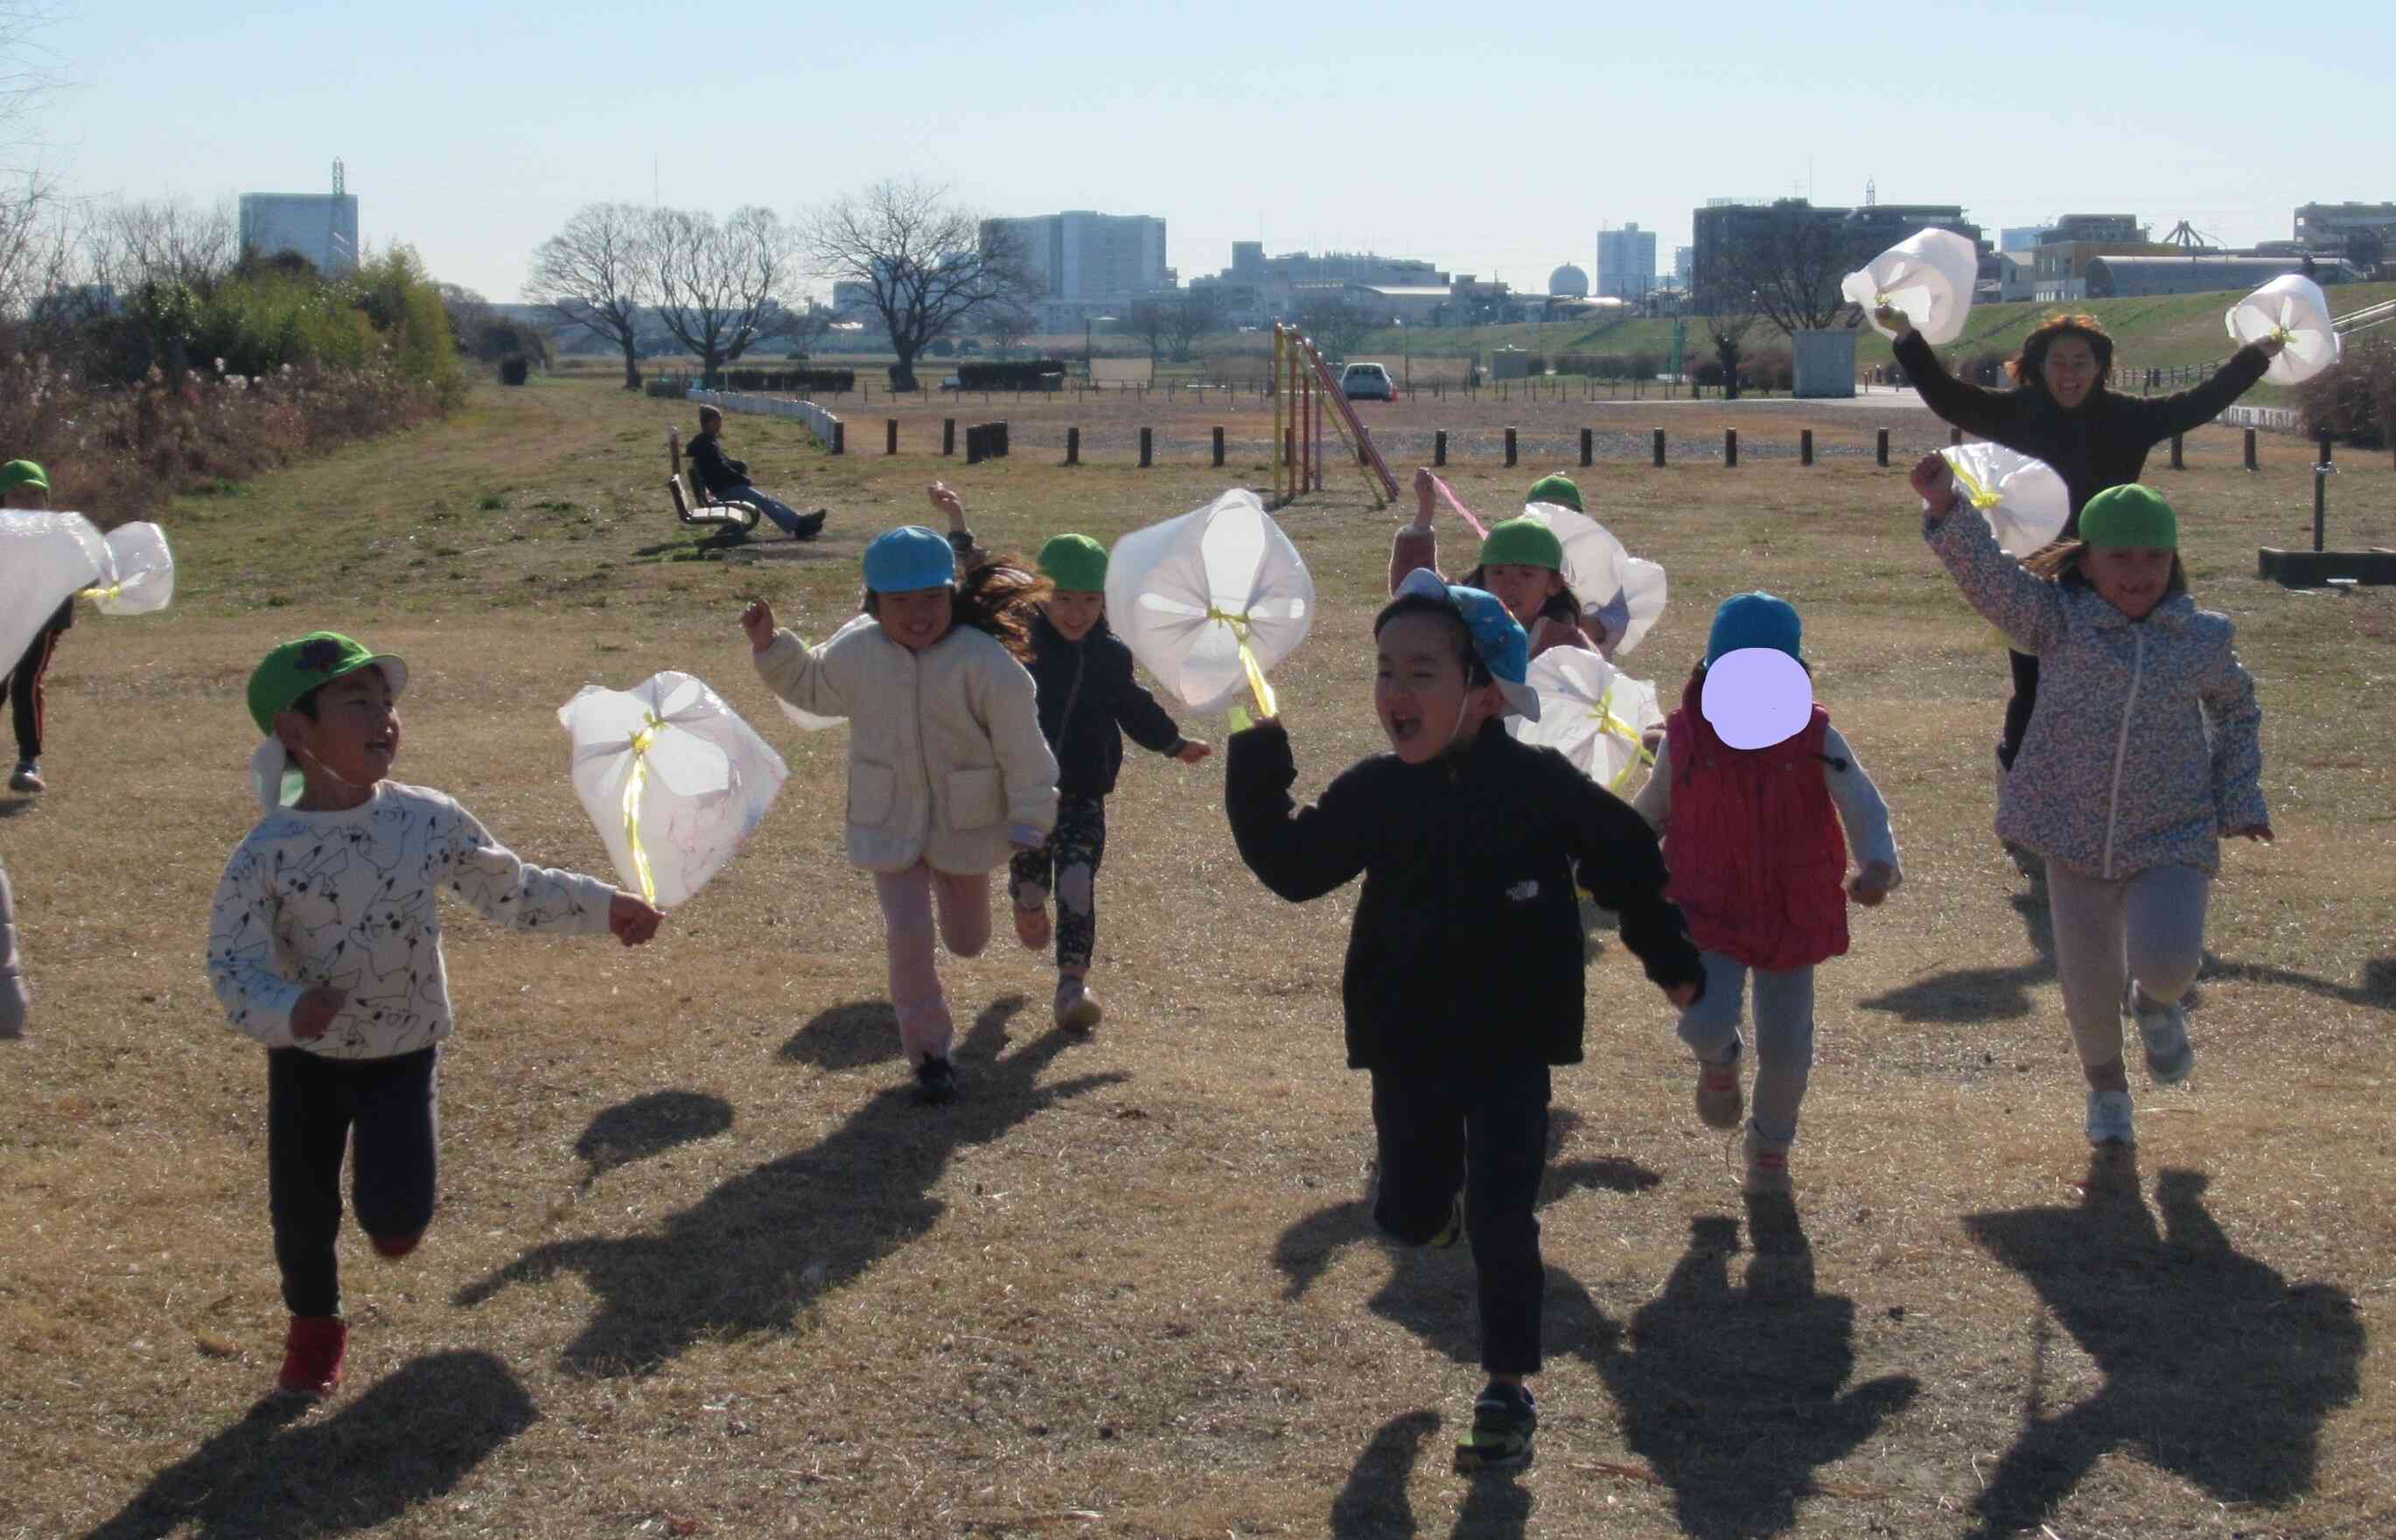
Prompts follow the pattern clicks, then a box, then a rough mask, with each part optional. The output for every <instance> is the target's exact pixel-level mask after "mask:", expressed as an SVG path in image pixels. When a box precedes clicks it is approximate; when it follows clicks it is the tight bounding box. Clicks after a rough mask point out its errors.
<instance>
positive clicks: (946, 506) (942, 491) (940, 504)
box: [925, 482, 965, 529]
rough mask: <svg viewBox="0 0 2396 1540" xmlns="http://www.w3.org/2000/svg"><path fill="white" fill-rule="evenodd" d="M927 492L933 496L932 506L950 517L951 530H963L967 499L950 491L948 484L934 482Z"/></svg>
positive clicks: (927, 488)
mask: <svg viewBox="0 0 2396 1540" xmlns="http://www.w3.org/2000/svg"><path fill="white" fill-rule="evenodd" d="M925 490H926V491H928V492H929V493H931V495H932V506H933V507H934V508H936V509H938V510H939V511H941V512H943V513H946V514H947V515H948V516H949V527H950V528H951V529H963V528H964V527H965V499H963V498H959V497H958V496H957V495H956V494H955V493H954V492H952V491H950V490H949V485H948V483H946V482H934V483H933V484H932V485H930V486H929V487H926V488H925Z"/></svg>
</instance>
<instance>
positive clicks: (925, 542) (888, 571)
mask: <svg viewBox="0 0 2396 1540" xmlns="http://www.w3.org/2000/svg"><path fill="white" fill-rule="evenodd" d="M956 578H957V553H956V550H955V548H954V547H952V546H951V545H950V544H949V540H948V537H947V536H945V535H938V534H935V533H934V532H933V531H931V530H928V529H926V528H925V527H924V526H923V525H922V524H900V525H899V527H898V528H896V529H892V530H885V532H883V533H882V534H879V535H876V536H875V537H873V538H872V541H871V542H870V543H869V544H868V545H867V546H866V548H865V586H866V587H867V588H869V589H872V591H874V592H876V593H907V592H910V591H913V590H916V589H934V588H945V587H947V586H948V585H949V584H951V583H953V582H955V581H956Z"/></svg>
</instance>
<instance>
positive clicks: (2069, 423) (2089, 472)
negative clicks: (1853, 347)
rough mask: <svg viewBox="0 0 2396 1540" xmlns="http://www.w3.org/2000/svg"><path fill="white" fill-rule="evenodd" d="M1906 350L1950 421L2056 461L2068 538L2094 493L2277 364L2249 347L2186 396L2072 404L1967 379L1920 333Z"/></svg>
mask: <svg viewBox="0 0 2396 1540" xmlns="http://www.w3.org/2000/svg"><path fill="white" fill-rule="evenodd" d="M1896 352H1897V362H1898V363H1899V364H1902V365H1905V374H1906V378H1909V379H1910V380H1912V381H1913V388H1914V389H1915V390H1917V391H1919V392H1922V403H1923V405H1925V406H1927V407H1929V408H1930V409H1931V410H1932V411H1933V412H1936V413H1937V414H1938V416H1939V418H1941V419H1942V420H1943V421H1946V422H1948V423H1950V424H1951V425H1952V426H1954V427H1957V428H1961V429H1962V430H1963V431H1965V432H1967V433H1974V434H1977V435H1978V436H1979V437H1981V438H1984V439H1987V440H1988V441H1989V442H1990V443H1991V444H2002V445H2004V446H2005V447H2006V448H2008V449H2011V450H2014V451H2016V452H2017V453H2018V454H2024V455H2028V456H2030V458H2033V459H2042V460H2044V461H2045V462H2046V463H2047V464H2049V465H2051V466H2053V467H2054V468H2055V471H2056V473H2057V475H2059V476H2061V477H2062V478H2063V485H2065V486H2066V487H2067V488H2069V489H2070V493H2071V516H2070V518H2069V519H2068V520H2066V521H2065V522H2064V525H2063V534H2062V537H2061V538H2064V539H2067V540H2068V539H2072V538H2076V537H2077V536H2078V535H2079V533H2080V510H2081V508H2082V507H2083V505H2084V504H2085V503H2086V502H2087V501H2088V499H2089V498H2093V497H2095V496H2096V495H2097V493H2099V492H2102V491H2104V490H2105V489H2106V488H2107V487H2109V486H2126V485H2129V484H2130V483H2132V482H2134V481H2136V480H2137V479H2138V477H2139V475H2140V473H2141V472H2143V471H2145V470H2146V468H2147V451H2149V450H2150V449H2152V448H2153V447H2154V446H2155V445H2158V444H2161V443H2162V442H2163V440H2165V439H2167V438H2169V437H2171V436H2172V435H2173V434H2174V433H2185V432H2188V431H2190V430H2192V429H2196V428H2201V427H2203V425H2204V424H2206V423H2208V422H2211V421H2212V420H2213V419H2214V418H2217V417H2219V416H2220V415H2221V414H2222V412H2223V411H2224V410H2226V409H2227V408H2228V407H2229V405H2230V403H2232V402H2234V401H2236V400H2237V399H2238V398H2239V397H2240V396H2242V395H2244V394H2245V393H2246V392H2247V391H2248V390H2250V389H2252V388H2253V386H2254V384H2255V382H2256V380H2258V379H2261V378H2263V371H2265V370H2266V369H2269V368H2270V366H2271V361H2270V359H2268V358H2266V357H2264V356H2263V350H2261V349H2260V348H2256V347H2244V348H2241V349H2239V350H2238V351H2237V352H2235V353H2233V354H2231V355H2230V361H2229V362H2228V363H2226V364H2224V365H2221V367H2220V368H2218V369H2216V370H2215V371H2214V374H2213V378H2211V379H2208V380H2206V381H2205V382H2204V383H2203V384H2202V385H2191V386H2190V387H2189V388H2188V389H2187V390H2185V391H2181V392H2178V393H2177V394H2176V395H2167V396H2125V395H2116V394H2114V393H2113V392H2111V391H2109V390H2107V389H2106V388H2105V387H2104V386H2103V385H2102V384H2099V385H2097V387H2096V388H2095V389H2093V390H2091V391H2090V392H2088V394H2087V396H2086V397H2085V398H2084V399H2083V400H2082V402H2081V403H2080V405H2079V406H2078V407H2077V408H2075V409H2073V410H2071V411H2068V412H2067V411H2065V410H2064V409H2063V408H2062V407H2060V406H2058V405H2056V404H2055V398H2054V397H2052V396H2050V395H2048V394H2047V393H2046V392H2044V391H2043V390H2033V389H2030V388H2023V389H2020V390H2013V391H1991V390H1988V389H1986V388H1984V387H1982V386H1978V385H1966V384H1964V383H1963V381H1962V380H1960V379H1957V378H1955V377H1954V376H1952V375H1950V374H1949V373H1948V372H1947V370H1946V369H1945V367H1944V366H1942V365H1940V364H1939V362H1938V354H1937V352H1936V351H1934V350H1933V349H1932V348H1931V346H1930V344H1929V343H1927V342H1925V341H1923V339H1922V334H1921V333H1920V332H1908V333H1906V334H1905V336H1904V337H1903V338H1901V339H1898V341H1897V347H1896Z"/></svg>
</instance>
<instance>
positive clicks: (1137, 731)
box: [1032, 613, 1183, 797]
mask: <svg viewBox="0 0 2396 1540" xmlns="http://www.w3.org/2000/svg"><path fill="white" fill-rule="evenodd" d="M1032 683H1033V684H1037V685H1039V686H1040V731H1041V732H1042V734H1044V735H1045V737H1047V739H1048V747H1049V748H1050V749H1051V750H1054V751H1055V753H1056V755H1057V790H1059V791H1061V792H1064V793H1065V794H1066V795H1068V796H1075V797H1103V796H1105V795H1106V794H1107V793H1109V792H1110V791H1112V790H1114V789H1115V774H1116V772H1117V771H1119V770H1121V769H1122V768H1123V736H1124V734H1125V733H1129V734H1130V735H1131V737H1132V741H1133V742H1135V743H1137V744H1138V745H1139V746H1140V747H1141V748H1143V749H1152V750H1156V752H1158V753H1160V754H1170V753H1173V752H1174V751H1176V750H1178V749H1179V748H1180V747H1181V745H1182V742H1183V739H1182V737H1181V729H1180V728H1178V727H1177V726H1175V725H1174V724H1173V718H1172V717H1170V716H1168V715H1166V714H1165V708H1164V707H1162V706H1159V705H1158V704H1157V703H1156V697H1154V696H1152V695H1151V694H1149V693H1148V691H1147V690H1146V689H1145V688H1144V687H1142V686H1141V684H1140V683H1139V682H1138V680H1136V679H1134V678H1133V677H1132V673H1131V649H1130V648H1129V647H1127V646H1125V645H1124V644H1123V639H1122V638H1121V637H1118V636H1117V635H1115V633H1114V632H1112V631H1109V630H1108V629H1107V623H1106V620H1105V618H1104V617H1100V618H1099V620H1098V624H1097V625H1095V626H1092V627H1091V628H1090V629H1089V630H1088V631H1086V632H1085V633H1084V634H1083V637H1082V639H1081V640H1080V641H1079V642H1068V641H1066V640H1065V636H1064V633H1063V632H1062V631H1058V629H1057V628H1056V627H1055V626H1053V625H1051V624H1050V623H1049V620H1048V617H1047V616H1046V615H1045V613H1044V614H1042V615H1041V616H1040V617H1039V618H1038V619H1036V620H1034V621H1032Z"/></svg>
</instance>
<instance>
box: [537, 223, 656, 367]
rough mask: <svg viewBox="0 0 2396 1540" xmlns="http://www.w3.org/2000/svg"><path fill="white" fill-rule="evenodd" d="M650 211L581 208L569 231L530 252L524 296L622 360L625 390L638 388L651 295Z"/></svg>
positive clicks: (562, 232)
mask: <svg viewBox="0 0 2396 1540" xmlns="http://www.w3.org/2000/svg"><path fill="white" fill-rule="evenodd" d="M648 220H649V211H648V210H647V209H645V208H643V207H641V206H639V205H637V204H623V203H594V204H584V205H583V206H581V207H580V208H579V209H578V210H576V211H575V215H574V217H573V218H572V219H568V220H566V228H565V229H564V230H562V231H560V232H557V233H556V234H554V235H552V236H551V237H550V238H549V239H548V240H546V241H543V242H541V243H540V245H539V246H536V247H534V248H533V254H532V272H531V274H530V275H529V276H528V277H527V278H526V280H525V286H524V296H525V298H526V299H529V300H531V301H532V302H533V303H534V304H537V305H545V306H547V307H548V308H549V309H550V310H551V311H552V312H555V313H556V315H557V317H558V319H559V320H561V321H563V322H565V323H566V325H572V326H579V327H580V328H581V329H582V330H584V331H587V332H590V333H591V334H592V335H593V336H595V337H600V338H604V339H606V340H607V341H609V342H612V343H614V344H615V345H616V346H617V347H618V348H619V349H621V350H622V352H623V354H624V389H626V390H628V391H637V390H639V389H640V388H641V365H640V356H641V339H640V332H641V311H642V308H643V307H644V306H646V304H647V303H648V301H649V298H650V296H651V294H652V293H654V292H655V291H654V289H653V287H652V280H651V278H650V274H649V264H648V259H647V254H646V241H647V233H648Z"/></svg>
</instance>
